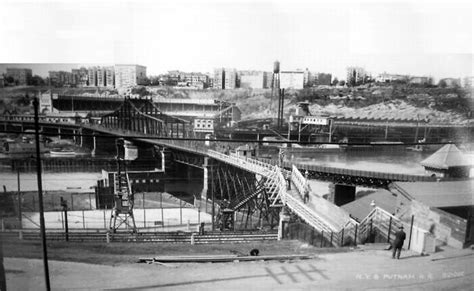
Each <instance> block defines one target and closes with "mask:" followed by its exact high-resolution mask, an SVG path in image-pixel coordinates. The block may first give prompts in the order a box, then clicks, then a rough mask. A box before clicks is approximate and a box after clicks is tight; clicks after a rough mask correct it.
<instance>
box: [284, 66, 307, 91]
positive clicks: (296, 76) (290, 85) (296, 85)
mask: <svg viewBox="0 0 474 291" xmlns="http://www.w3.org/2000/svg"><path fill="white" fill-rule="evenodd" d="M303 87H304V72H303V71H299V70H297V71H281V72H280V88H282V89H303Z"/></svg>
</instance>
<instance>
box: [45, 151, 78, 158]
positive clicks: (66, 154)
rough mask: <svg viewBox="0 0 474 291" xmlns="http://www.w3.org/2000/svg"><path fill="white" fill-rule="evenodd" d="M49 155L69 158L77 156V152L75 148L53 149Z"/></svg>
mask: <svg viewBox="0 0 474 291" xmlns="http://www.w3.org/2000/svg"><path fill="white" fill-rule="evenodd" d="M49 155H50V156H51V157H53V158H69V157H75V156H76V155H77V153H76V152H75V151H73V150H51V151H49Z"/></svg>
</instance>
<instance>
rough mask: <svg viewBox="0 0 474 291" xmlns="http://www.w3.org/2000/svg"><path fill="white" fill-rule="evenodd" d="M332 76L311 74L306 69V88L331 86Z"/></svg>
mask: <svg viewBox="0 0 474 291" xmlns="http://www.w3.org/2000/svg"><path fill="white" fill-rule="evenodd" d="M331 81H332V75H331V74H326V73H317V72H311V71H309V70H308V68H306V70H305V71H304V87H313V86H318V85H326V86H330V85H331Z"/></svg>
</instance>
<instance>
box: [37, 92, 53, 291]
mask: <svg viewBox="0 0 474 291" xmlns="http://www.w3.org/2000/svg"><path fill="white" fill-rule="evenodd" d="M33 106H34V108H35V140H36V177H37V180H38V203H39V211H40V228H41V245H42V247H43V266H44V281H45V284H46V290H48V291H49V290H51V285H50V282H49V267H48V250H47V245H46V229H45V225H44V209H43V185H42V178H41V157H40V141H39V117H38V107H39V101H38V97H35V99H34V100H33Z"/></svg>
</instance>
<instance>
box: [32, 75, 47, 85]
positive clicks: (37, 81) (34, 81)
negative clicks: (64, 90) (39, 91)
mask: <svg viewBox="0 0 474 291" xmlns="http://www.w3.org/2000/svg"><path fill="white" fill-rule="evenodd" d="M44 84H45V81H44V79H43V78H41V77H40V76H38V75H34V76H33V77H31V79H30V80H29V82H28V85H32V86H43V85H44Z"/></svg>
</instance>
